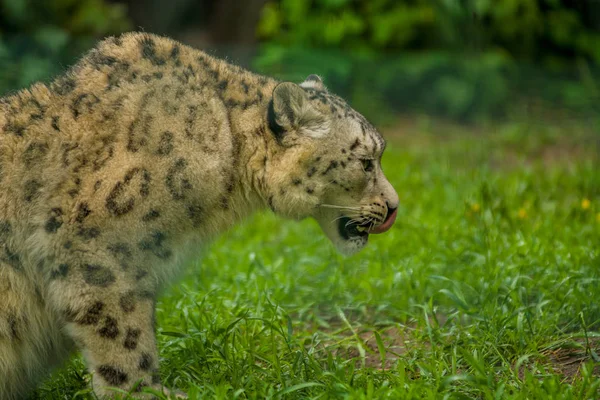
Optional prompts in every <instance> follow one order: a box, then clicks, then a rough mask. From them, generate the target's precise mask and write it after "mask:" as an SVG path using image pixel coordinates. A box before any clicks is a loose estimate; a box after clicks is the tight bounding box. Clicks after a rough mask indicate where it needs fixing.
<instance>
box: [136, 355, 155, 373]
mask: <svg viewBox="0 0 600 400" xmlns="http://www.w3.org/2000/svg"><path fill="white" fill-rule="evenodd" d="M152 361H153V360H152V356H151V355H150V354H148V353H142V356H141V357H140V362H139V363H138V367H139V369H141V370H142V371H150V369H151V368H152V364H153V362H152Z"/></svg>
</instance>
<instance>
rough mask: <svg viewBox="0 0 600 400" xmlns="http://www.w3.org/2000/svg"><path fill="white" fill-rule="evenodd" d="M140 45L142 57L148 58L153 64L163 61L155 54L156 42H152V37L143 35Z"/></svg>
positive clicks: (163, 61)
mask: <svg viewBox="0 0 600 400" xmlns="http://www.w3.org/2000/svg"><path fill="white" fill-rule="evenodd" d="M140 45H141V51H142V57H143V58H145V59H146V60H149V61H150V62H151V63H152V64H153V65H163V64H164V63H165V60H164V59H163V58H160V57H158V56H157V55H156V43H154V40H153V39H151V38H149V37H145V38H144V39H142V41H141V42H140Z"/></svg>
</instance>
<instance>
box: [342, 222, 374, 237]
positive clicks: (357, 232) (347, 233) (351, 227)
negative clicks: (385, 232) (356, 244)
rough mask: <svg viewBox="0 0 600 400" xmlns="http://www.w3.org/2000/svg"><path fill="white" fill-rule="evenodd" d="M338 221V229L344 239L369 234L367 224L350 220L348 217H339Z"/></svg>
mask: <svg viewBox="0 0 600 400" xmlns="http://www.w3.org/2000/svg"><path fill="white" fill-rule="evenodd" d="M338 221H339V222H338V231H339V232H340V236H341V237H342V238H343V239H345V240H348V239H350V238H353V237H361V236H369V232H368V231H369V225H364V224H363V225H361V224H358V223H356V222H351V220H350V218H348V217H341V218H340V219H339V220H338Z"/></svg>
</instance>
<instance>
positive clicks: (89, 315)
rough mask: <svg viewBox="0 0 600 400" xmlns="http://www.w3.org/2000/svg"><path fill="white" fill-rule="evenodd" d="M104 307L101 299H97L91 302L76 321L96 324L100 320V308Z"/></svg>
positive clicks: (83, 323)
mask: <svg viewBox="0 0 600 400" xmlns="http://www.w3.org/2000/svg"><path fill="white" fill-rule="evenodd" d="M103 309H104V303H103V302H101V301H97V302H95V303H94V304H92V305H91V306H90V307H89V308H88V309H87V310H86V312H85V314H83V316H82V317H81V318H80V319H78V320H77V321H75V322H77V323H78V324H80V325H96V324H97V323H98V322H99V321H100V316H101V315H102V310H103Z"/></svg>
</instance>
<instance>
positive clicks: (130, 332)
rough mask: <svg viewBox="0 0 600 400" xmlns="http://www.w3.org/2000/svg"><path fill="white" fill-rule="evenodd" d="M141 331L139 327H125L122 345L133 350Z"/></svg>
mask: <svg viewBox="0 0 600 400" xmlns="http://www.w3.org/2000/svg"><path fill="white" fill-rule="evenodd" d="M141 333H142V331H141V330H140V329H132V328H127V335H126V336H125V341H124V342H123V347H125V348H126V349H128V350H135V349H136V348H137V345H138V339H139V337H140V334H141Z"/></svg>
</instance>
